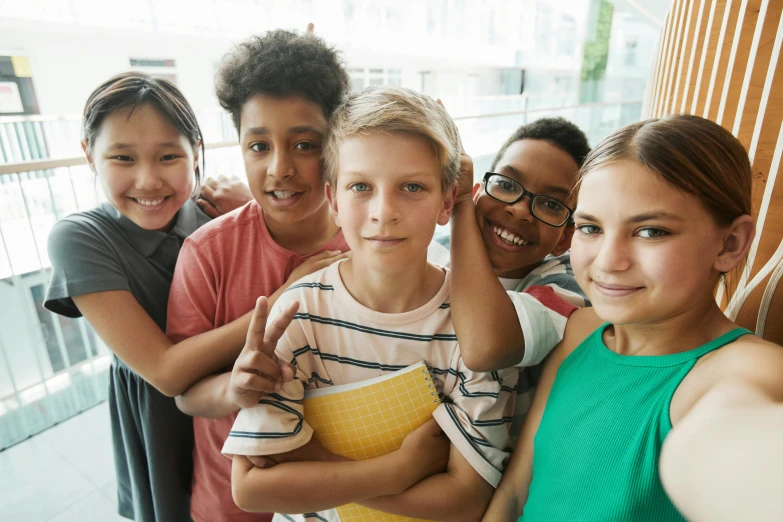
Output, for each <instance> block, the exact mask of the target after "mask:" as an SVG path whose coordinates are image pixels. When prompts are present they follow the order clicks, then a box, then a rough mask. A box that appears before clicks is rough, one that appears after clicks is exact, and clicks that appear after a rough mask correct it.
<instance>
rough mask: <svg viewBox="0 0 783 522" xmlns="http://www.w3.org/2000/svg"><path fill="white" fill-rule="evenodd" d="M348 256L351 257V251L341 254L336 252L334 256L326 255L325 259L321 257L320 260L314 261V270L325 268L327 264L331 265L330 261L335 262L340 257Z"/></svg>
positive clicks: (345, 257)
mask: <svg viewBox="0 0 783 522" xmlns="http://www.w3.org/2000/svg"><path fill="white" fill-rule="evenodd" d="M349 257H351V253H350V252H343V253H341V254H337V255H334V256H330V257H327V258H326V259H322V260H321V261H319V262H318V263H316V269H315V270H314V271H316V270H321V269H322V268H326V267H327V266H329V265H331V264H332V263H335V262H337V261H339V260H341V259H347V258H349Z"/></svg>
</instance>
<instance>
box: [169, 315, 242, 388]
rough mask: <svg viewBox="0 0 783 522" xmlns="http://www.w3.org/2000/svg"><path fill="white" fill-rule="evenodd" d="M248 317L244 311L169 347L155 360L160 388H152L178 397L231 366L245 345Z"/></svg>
mask: <svg viewBox="0 0 783 522" xmlns="http://www.w3.org/2000/svg"><path fill="white" fill-rule="evenodd" d="M251 316H252V312H248V313H246V314H245V315H243V316H242V317H240V318H239V319H237V320H235V321H232V322H231V323H229V324H226V325H224V326H221V327H220V328H216V329H214V330H209V331H206V332H203V333H200V334H198V335H194V336H193V337H190V338H187V339H184V340H182V341H181V342H178V343H176V344H173V345H172V346H170V347H169V348H168V349H167V350H166V351H165V352H164V353H163V355H162V357H161V360H160V361H158V368H159V371H158V372H157V373H158V375H159V376H160V378H159V379H158V380H159V382H160V383H161V386H160V387H158V386H156V387H158V389H160V390H161V391H162V392H163V393H164V394H166V395H169V396H176V395H180V394H182V393H184V392H185V390H187V389H188V388H190V387H191V386H193V385H194V384H195V383H196V382H197V381H199V380H200V379H202V378H204V377H205V376H207V375H210V374H212V373H215V372H218V371H222V370H225V369H226V368H230V367H231V366H233V364H234V361H235V360H236V358H237V356H238V355H239V353H240V352H241V351H242V347H243V346H244V345H245V338H246V337H247V328H248V326H249V325H250V318H251ZM153 384H155V383H153Z"/></svg>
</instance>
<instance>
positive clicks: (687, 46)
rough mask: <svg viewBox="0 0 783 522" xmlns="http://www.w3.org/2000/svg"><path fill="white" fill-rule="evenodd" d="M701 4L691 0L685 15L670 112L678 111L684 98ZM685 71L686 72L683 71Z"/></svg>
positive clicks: (698, 0) (699, 1)
mask: <svg viewBox="0 0 783 522" xmlns="http://www.w3.org/2000/svg"><path fill="white" fill-rule="evenodd" d="M699 5H701V0H691V1H690V2H688V14H687V16H686V17H685V25H684V27H683V37H682V38H683V40H682V47H681V48H680V60H679V63H678V64H677V77H676V78H675V80H674V92H673V93H672V104H671V105H670V106H669V112H670V113H676V112H677V108H678V107H679V104H678V102H679V100H681V99H682V93H683V90H684V89H685V76H687V74H688V70H689V69H690V64H691V56H692V54H693V53H692V52H691V50H692V47H693V41H694V34H695V33H696V18H697V17H698V14H699ZM683 71H684V72H683Z"/></svg>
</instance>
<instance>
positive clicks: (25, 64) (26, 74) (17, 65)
mask: <svg viewBox="0 0 783 522" xmlns="http://www.w3.org/2000/svg"><path fill="white" fill-rule="evenodd" d="M11 65H13V67H14V74H15V75H16V77H17V78H31V77H32V76H33V71H32V69H30V60H28V59H27V56H12V57H11Z"/></svg>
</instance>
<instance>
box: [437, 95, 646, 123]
mask: <svg viewBox="0 0 783 522" xmlns="http://www.w3.org/2000/svg"><path fill="white" fill-rule="evenodd" d="M643 102H644V100H633V101H622V102H595V103H580V104H579V105H566V106H565V107H543V108H541V109H527V110H524V111H509V112H495V113H490V114H476V115H474V116H455V117H453V118H452V119H453V120H454V121H461V120H475V119H481V118H495V117H497V116H515V115H518V114H530V113H534V112H553V111H568V110H572V109H586V108H591V107H611V106H614V105H639V104H641V103H643Z"/></svg>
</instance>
